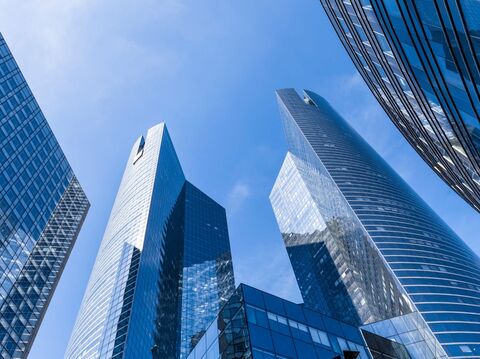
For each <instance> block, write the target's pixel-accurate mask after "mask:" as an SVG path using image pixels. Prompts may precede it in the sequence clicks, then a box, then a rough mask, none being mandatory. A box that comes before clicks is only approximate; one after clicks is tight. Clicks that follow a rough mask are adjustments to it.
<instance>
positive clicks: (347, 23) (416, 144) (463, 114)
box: [320, 0, 480, 211]
mask: <svg viewBox="0 0 480 359" xmlns="http://www.w3.org/2000/svg"><path fill="white" fill-rule="evenodd" d="M320 2H321V3H322V5H323V8H324V9H325V11H326V13H327V15H328V17H329V19H330V21H331V23H332V25H333V27H334V28H335V30H336V32H337V34H338V36H339V38H340V40H341V41H342V43H343V45H344V47H345V49H346V50H347V52H348V54H349V55H350V57H351V58H352V60H353V62H354V64H355V66H356V67H357V69H358V71H359V72H360V74H361V75H362V77H363V78H364V80H365V81H366V83H367V85H368V86H369V88H370V90H371V91H372V92H373V94H374V95H375V97H376V98H377V100H378V101H379V102H380V104H381V105H382V107H383V108H384V110H385V111H386V112H387V114H388V115H389V116H390V118H391V120H392V121H393V122H394V123H395V125H396V126H397V127H398V129H399V130H400V131H401V132H402V134H403V135H404V136H405V138H406V139H407V140H408V141H409V142H410V144H411V145H412V147H413V148H414V149H415V150H416V151H417V152H418V154H419V155H420V156H421V157H422V158H423V159H424V160H425V161H426V162H427V163H428V164H429V165H430V167H432V169H434V171H435V172H436V173H437V174H438V175H439V176H440V177H441V178H442V179H443V180H444V181H445V182H447V183H448V184H449V185H450V187H452V189H453V190H455V191H456V192H457V193H458V194H459V195H460V196H461V197H463V198H464V199H465V200H466V201H467V202H468V203H469V204H471V205H472V206H473V207H474V208H475V209H476V210H477V211H480V116H479V113H480V97H479V96H480V66H479V64H480V2H479V1H477V0H457V1H447V0H401V1H400V0H320Z"/></svg>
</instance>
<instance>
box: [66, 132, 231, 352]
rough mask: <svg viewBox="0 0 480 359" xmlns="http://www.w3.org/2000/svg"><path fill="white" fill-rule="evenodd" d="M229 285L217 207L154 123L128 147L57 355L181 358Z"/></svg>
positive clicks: (226, 241) (227, 257)
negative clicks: (77, 303) (192, 180)
mask: <svg viewBox="0 0 480 359" xmlns="http://www.w3.org/2000/svg"><path fill="white" fill-rule="evenodd" d="M234 289H235V287H234V279H233V269H232V260H231V254H230V244H229V239H228V230H227V222H226V216H225V210H224V209H223V208H222V207H221V206H220V205H218V204H217V203H216V202H215V201H213V200H212V199H211V198H209V197H208V196H207V195H205V194H204V193H203V192H201V191H200V190H199V189H197V188H196V187H195V186H193V185H192V184H190V183H189V182H187V181H186V180H185V176H184V174H183V170H182V168H181V166H180V163H179V161H178V158H177V155H176V153H175V149H174V147H173V144H172V141H171V139H170V136H169V134H168V131H167V128H166V126H165V124H163V123H162V124H159V125H157V126H154V127H152V128H150V129H149V130H148V133H147V135H146V136H145V137H143V136H141V137H140V138H138V140H137V141H136V142H135V144H134V146H133V148H132V150H131V153H130V156H129V159H128V163H127V165H126V169H125V172H124V175H123V178H122V181H121V184H120V189H119V191H118V193H117V197H116V199H115V203H114V205H113V209H112V212H111V215H110V219H109V221H108V224H107V228H106V230H105V234H104V238H103V240H102V243H101V246H100V249H99V252H98V256H97V259H96V262H95V265H94V268H93V271H92V274H91V277H90V281H89V284H88V287H87V290H86V293H85V297H84V299H83V303H82V306H81V308H80V313H79V315H78V318H77V322H76V324H75V327H74V330H73V334H72V336H71V338H70V343H69V346H68V349H67V352H66V358H71V359H77V358H115V359H117V358H135V359H140V358H148V359H151V358H152V356H153V358H162V359H168V358H173V359H177V358H186V356H187V355H188V353H189V352H190V350H191V348H193V346H194V345H195V343H196V341H197V340H198V338H199V336H201V334H202V333H203V331H204V330H205V328H206V327H207V325H208V324H209V323H210V321H211V320H212V319H213V318H214V317H215V315H216V314H217V312H218V310H219V308H220V306H221V305H222V304H223V303H224V302H226V301H227V299H228V297H229V296H230V294H231V293H232V292H233V291H234Z"/></svg>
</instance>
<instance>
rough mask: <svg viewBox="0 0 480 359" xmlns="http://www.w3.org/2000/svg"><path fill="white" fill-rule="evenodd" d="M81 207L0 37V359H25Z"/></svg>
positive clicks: (83, 201) (76, 187) (81, 198)
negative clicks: (0, 358)
mask: <svg viewBox="0 0 480 359" xmlns="http://www.w3.org/2000/svg"><path fill="white" fill-rule="evenodd" d="M88 208H89V202H88V200H87V198H86V196H85V194H84V192H83V190H82V188H81V187H80V184H79V183H78V181H77V179H76V177H75V175H74V173H73V171H72V169H71V168H70V165H69V164H68V162H67V160H66V158H65V156H64V154H63V152H62V150H61V148H60V146H59V144H58V142H57V140H56V139H55V137H54V135H53V133H52V131H51V129H50V127H49V126H48V123H47V121H46V119H45V117H44V116H43V114H42V112H41V110H40V107H39V106H38V104H37V102H36V101H35V98H34V97H33V94H32V92H31V91H30V89H29V87H28V85H27V83H26V82H25V79H24V78H23V76H22V74H21V72H20V69H19V68H18V66H17V64H16V62H15V60H14V59H13V56H12V54H11V52H10V50H9V49H8V47H7V45H6V43H5V40H4V38H3V37H2V35H1V34H0V356H1V357H2V358H25V357H26V356H27V355H28V352H29V350H30V348H31V345H32V343H33V340H34V338H35V335H36V332H37V330H38V328H39V326H40V323H41V321H42V318H43V316H44V314H45V311H46V309H47V307H48V303H49V301H50V299H51V297H52V295H53V292H54V290H55V286H56V284H57V283H58V280H59V279H60V275H61V273H62V271H63V268H64V266H65V264H66V261H67V259H68V256H69V254H70V251H71V249H72V247H73V245H74V243H75V240H76V238H77V235H78V232H79V230H80V228H81V226H82V223H83V220H84V218H85V216H86V214H87V211H88Z"/></svg>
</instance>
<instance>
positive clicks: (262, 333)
mask: <svg viewBox="0 0 480 359" xmlns="http://www.w3.org/2000/svg"><path fill="white" fill-rule="evenodd" d="M383 339H384V342H382V344H380V345H377V346H376V349H377V353H378V354H382V353H388V351H386V350H385V349H386V348H389V346H388V345H387V346H385V342H387V343H388V342H390V341H389V340H387V339H385V338H383ZM390 346H392V343H391V342H390ZM396 349H397V353H399V352H401V353H402V354H403V356H398V355H396V356H393V357H394V358H400V357H401V358H410V356H409V355H408V353H406V351H405V349H404V347H403V345H402V344H398V345H397V346H396ZM402 349H403V351H402ZM344 351H354V352H358V358H359V359H368V358H371V355H370V352H369V350H368V348H367V347H366V344H365V342H364V340H363V337H362V334H361V332H360V330H359V329H358V328H356V327H353V326H350V325H348V324H345V323H343V322H340V321H338V320H335V319H333V318H331V317H328V316H326V315H323V314H320V313H318V312H315V311H312V310H310V309H308V308H306V307H305V306H303V305H301V304H294V303H292V302H289V301H286V300H284V299H281V298H279V297H276V296H273V295H271V294H268V293H265V292H262V291H260V290H258V289H255V288H252V287H250V286H247V285H244V284H242V285H240V287H238V288H237V290H236V291H235V293H234V294H233V295H232V297H231V298H230V300H229V301H228V302H227V304H226V305H225V306H224V307H223V308H222V309H221V311H220V313H219V314H218V316H217V318H216V320H214V321H213V323H212V324H211V325H210V326H209V327H208V329H207V331H206V333H205V334H204V335H203V337H202V338H201V339H200V341H199V342H198V344H197V345H196V347H195V348H194V350H193V351H192V352H191V353H190V355H189V356H188V359H217V358H238V359H275V358H282V359H285V358H291V359H297V358H298V359H305V358H309V359H315V358H319V359H320V358H322V359H323V358H335V357H337V356H339V357H343V352H344ZM376 358H392V356H380V355H379V356H376Z"/></svg>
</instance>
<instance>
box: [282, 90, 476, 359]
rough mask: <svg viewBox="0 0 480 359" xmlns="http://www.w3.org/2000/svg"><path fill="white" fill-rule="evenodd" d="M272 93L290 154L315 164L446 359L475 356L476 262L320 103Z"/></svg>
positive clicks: (292, 93) (286, 93) (310, 95)
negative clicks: (324, 170)
mask: <svg viewBox="0 0 480 359" xmlns="http://www.w3.org/2000/svg"><path fill="white" fill-rule="evenodd" d="M277 94H278V99H279V104H280V109H281V114H282V119H283V121H284V124H285V126H284V127H285V132H286V136H287V142H288V146H289V149H290V151H291V152H292V153H293V154H294V155H295V156H297V157H299V158H302V160H304V161H305V162H307V163H308V162H310V161H311V160H312V158H316V159H317V161H320V162H321V163H322V165H323V166H324V168H325V169H326V170H327V172H328V175H329V176H330V177H331V179H332V180H333V181H334V182H335V184H336V186H337V188H338V190H339V191H340V192H341V197H339V200H343V201H344V202H345V203H346V204H347V205H348V206H349V207H350V208H351V209H352V210H353V211H354V212H355V215H356V217H357V218H358V220H359V221H360V222H361V224H362V226H363V227H364V229H365V230H366V232H367V233H368V235H369V237H370V238H371V239H372V240H373V242H374V244H375V246H376V247H377V248H378V251H379V253H380V254H381V255H382V257H383V258H384V260H385V262H386V263H387V264H388V267H389V268H390V269H391V271H392V273H393V274H394V276H395V277H396V278H397V279H398V281H399V283H400V284H401V286H402V288H403V289H404V291H405V293H406V294H408V297H409V298H410V300H411V302H412V303H413V304H414V305H415V307H416V309H417V310H418V311H419V312H420V313H421V314H422V317H423V318H424V320H425V321H426V322H427V324H428V326H429V328H430V329H431V331H432V332H433V333H434V334H435V336H436V338H437V340H438V341H439V342H440V343H441V344H442V346H443V348H444V349H445V351H446V353H447V354H448V355H449V356H450V357H476V356H478V355H480V354H479V351H480V334H479V333H480V332H479V331H478V328H479V324H480V315H479V308H480V281H479V280H478V276H477V275H476V274H480V259H479V258H478V256H477V255H476V254H475V253H474V252H473V251H472V250H471V249H470V248H469V247H468V246H467V245H466V244H465V243H464V242H463V241H462V240H461V239H460V238H459V237H458V236H457V235H456V234H455V233H454V232H453V231H452V230H451V229H450V228H449V227H448V226H447V225H446V224H445V223H444V222H443V221H442V220H441V219H440V218H439V217H438V216H437V215H436V214H435V213H434V212H433V211H432V209H431V208H429V207H428V205H427V204H426V203H425V202H424V201H423V200H422V199H421V198H420V197H419V196H418V195H417V194H416V193H415V192H414V191H413V190H412V189H411V188H410V187H409V186H408V185H407V184H406V183H405V182H404V181H403V180H402V179H401V177H400V176H398V174H396V173H395V172H394V171H393V170H392V169H391V167H390V166H388V164H387V163H386V162H385V161H384V160H383V159H382V158H381V157H380V156H379V155H378V154H377V153H376V152H375V151H374V150H373V149H372V148H371V147H370V146H369V145H368V144H367V143H366V142H365V141H364V140H363V139H362V138H361V137H360V136H359V135H358V134H357V133H356V132H355V130H353V129H352V128H351V127H350V126H349V125H348V124H347V123H346V122H345V120H344V119H343V118H341V117H340V116H339V115H338V114H337V113H336V112H335V111H334V110H333V109H332V108H331V107H330V105H329V104H328V103H327V102H326V101H325V100H324V99H323V98H321V97H320V96H318V95H316V94H314V93H312V92H309V91H306V92H305V99H302V98H300V96H298V94H297V93H296V92H295V90H292V89H287V90H279V91H277ZM305 151H308V153H309V155H308V156H305V155H304V153H305ZM325 210H328V209H324V211H325ZM292 264H294V262H292ZM376 290H378V291H384V290H385V288H376ZM303 294H304V295H305V294H306V293H303ZM306 301H307V299H306ZM385 319H387V318H385Z"/></svg>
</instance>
